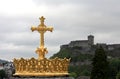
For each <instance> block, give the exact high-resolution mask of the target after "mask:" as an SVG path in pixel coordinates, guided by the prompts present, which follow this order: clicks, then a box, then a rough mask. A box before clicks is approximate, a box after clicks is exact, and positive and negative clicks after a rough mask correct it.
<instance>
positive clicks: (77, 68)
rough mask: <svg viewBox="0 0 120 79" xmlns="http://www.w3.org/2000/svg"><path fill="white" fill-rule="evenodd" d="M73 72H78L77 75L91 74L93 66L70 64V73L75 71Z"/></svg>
mask: <svg viewBox="0 0 120 79" xmlns="http://www.w3.org/2000/svg"><path fill="white" fill-rule="evenodd" d="M73 72H74V73H75V74H76V77H78V76H90V72H91V66H90V65H81V66H69V73H73ZM73 77H74V76H73Z"/></svg>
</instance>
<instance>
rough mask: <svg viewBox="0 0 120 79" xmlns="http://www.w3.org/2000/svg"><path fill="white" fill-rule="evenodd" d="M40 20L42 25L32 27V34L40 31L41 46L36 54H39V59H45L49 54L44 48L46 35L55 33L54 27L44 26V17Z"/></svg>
mask: <svg viewBox="0 0 120 79" xmlns="http://www.w3.org/2000/svg"><path fill="white" fill-rule="evenodd" d="M39 19H40V22H41V24H40V25H38V27H31V30H32V32H33V31H38V32H39V33H40V37H41V38H40V46H39V48H37V50H36V53H38V54H39V56H38V59H44V58H45V53H47V48H44V33H45V32H46V31H50V32H52V31H53V27H46V25H45V24H44V20H45V18H44V17H43V16H42V17H41V18H39Z"/></svg>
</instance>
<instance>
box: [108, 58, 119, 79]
mask: <svg viewBox="0 0 120 79" xmlns="http://www.w3.org/2000/svg"><path fill="white" fill-rule="evenodd" d="M119 72H120V59H119V58H113V59H111V60H110V61H109V77H110V78H109V79H116V75H117V74H118V73H119Z"/></svg>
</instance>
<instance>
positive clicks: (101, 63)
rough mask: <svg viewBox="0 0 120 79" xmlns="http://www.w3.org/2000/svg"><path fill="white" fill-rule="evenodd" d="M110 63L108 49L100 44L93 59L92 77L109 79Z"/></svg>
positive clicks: (93, 78)
mask: <svg viewBox="0 0 120 79" xmlns="http://www.w3.org/2000/svg"><path fill="white" fill-rule="evenodd" d="M108 65H109V63H108V61H107V55H106V51H105V50H104V49H103V48H102V47H101V46H100V47H99V48H97V49H96V51H95V55H94V57H93V60H92V71H91V76H90V79H108Z"/></svg>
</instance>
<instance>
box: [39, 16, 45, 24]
mask: <svg viewBox="0 0 120 79" xmlns="http://www.w3.org/2000/svg"><path fill="white" fill-rule="evenodd" d="M39 19H40V22H41V24H40V25H44V20H45V18H44V17H43V16H41V17H40V18H39Z"/></svg>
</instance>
